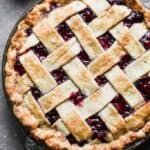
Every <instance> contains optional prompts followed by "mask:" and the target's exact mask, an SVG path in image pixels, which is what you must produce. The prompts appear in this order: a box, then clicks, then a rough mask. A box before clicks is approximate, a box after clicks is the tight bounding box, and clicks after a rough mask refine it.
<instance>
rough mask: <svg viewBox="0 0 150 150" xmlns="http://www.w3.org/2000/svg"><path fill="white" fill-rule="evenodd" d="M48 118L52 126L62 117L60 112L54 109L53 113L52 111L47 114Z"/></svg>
mask: <svg viewBox="0 0 150 150" xmlns="http://www.w3.org/2000/svg"><path fill="white" fill-rule="evenodd" d="M46 118H47V119H48V121H49V122H50V123H51V124H53V123H55V122H56V121H57V120H58V119H59V118H60V116H59V114H58V112H57V111H56V109H53V110H52V111H50V112H48V113H47V114H46Z"/></svg>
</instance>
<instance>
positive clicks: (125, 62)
mask: <svg viewBox="0 0 150 150" xmlns="http://www.w3.org/2000/svg"><path fill="white" fill-rule="evenodd" d="M132 61H133V58H132V57H131V56H130V55H128V54H126V55H124V56H123V57H122V58H121V60H120V61H119V63H118V65H119V67H120V68H121V69H125V68H126V67H127V66H128V65H129V64H130V63H131V62H132Z"/></svg>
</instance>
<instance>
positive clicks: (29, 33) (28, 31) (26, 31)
mask: <svg viewBox="0 0 150 150" xmlns="http://www.w3.org/2000/svg"><path fill="white" fill-rule="evenodd" d="M25 33H26V35H27V36H30V35H31V34H32V33H33V31H32V28H31V27H29V28H27V29H26V30H25Z"/></svg>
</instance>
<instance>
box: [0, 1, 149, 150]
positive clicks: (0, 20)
mask: <svg viewBox="0 0 150 150" xmlns="http://www.w3.org/2000/svg"><path fill="white" fill-rule="evenodd" d="M36 1H37V0H0V63H1V62H2V54H3V50H4V47H5V44H6V41H7V39H8V36H9V33H10V32H11V30H12V28H13V26H14V25H15V23H16V21H17V19H19V17H20V16H21V15H22V14H23V12H24V11H25V10H26V9H27V8H29V7H31V6H32V5H33V4H34V3H35V2H36ZM143 1H144V2H147V3H145V4H146V5H147V6H148V1H149V0H143ZM149 4H150V2H149ZM149 6H150V5H149ZM0 69H1V68H0ZM0 81H2V77H1V76H0ZM25 141H28V142H26V143H30V139H28V138H25V136H24V133H23V129H22V127H21V126H20V125H19V124H18V122H17V121H16V120H15V118H14V116H13V115H12V113H11V112H10V109H9V107H8V104H7V101H6V99H5V97H4V94H3V89H2V85H0V150H23V149H24V143H25ZM149 143H150V142H149V141H148V142H147V143H146V144H145V145H143V146H142V147H140V148H139V149H138V150H142V149H143V150H150V144H149ZM26 145H28V144H26ZM29 145H30V144H29ZM28 147H29V148H28V150H37V148H31V146H28ZM39 149H40V148H39Z"/></svg>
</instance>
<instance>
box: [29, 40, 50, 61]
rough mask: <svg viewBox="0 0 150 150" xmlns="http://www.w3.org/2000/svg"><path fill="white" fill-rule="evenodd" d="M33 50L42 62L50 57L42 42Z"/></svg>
mask: <svg viewBox="0 0 150 150" xmlns="http://www.w3.org/2000/svg"><path fill="white" fill-rule="evenodd" d="M31 50H33V52H34V53H35V54H36V56H37V57H38V58H39V60H40V61H42V60H43V59H45V58H46V57H47V56H48V50H47V48H46V47H44V45H43V44H42V43H41V42H40V43H38V44H37V45H35V46H33V47H32V48H31Z"/></svg>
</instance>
